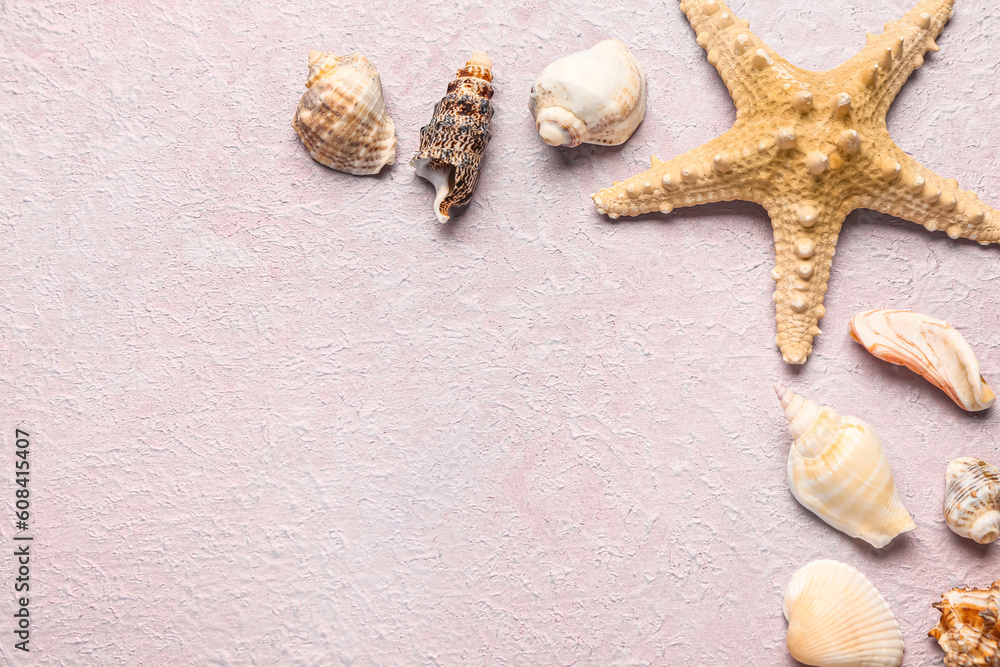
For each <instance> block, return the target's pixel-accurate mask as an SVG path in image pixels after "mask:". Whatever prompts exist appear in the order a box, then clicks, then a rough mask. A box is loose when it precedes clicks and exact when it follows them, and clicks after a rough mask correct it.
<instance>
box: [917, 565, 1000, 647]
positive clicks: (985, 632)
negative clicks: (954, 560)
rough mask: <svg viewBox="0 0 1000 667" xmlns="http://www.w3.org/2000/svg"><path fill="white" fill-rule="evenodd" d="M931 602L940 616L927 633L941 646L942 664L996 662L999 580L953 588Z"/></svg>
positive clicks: (999, 613) (999, 604) (999, 637)
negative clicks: (984, 586)
mask: <svg viewBox="0 0 1000 667" xmlns="http://www.w3.org/2000/svg"><path fill="white" fill-rule="evenodd" d="M932 606H933V607H934V608H935V609H937V610H938V611H940V612H941V619H940V620H939V621H938V624H937V625H936V626H935V627H934V628H933V629H932V630H931V631H930V632H928V633H927V634H928V636H930V637H933V638H934V639H936V640H937V642H938V644H939V645H940V646H941V648H942V649H944V653H945V656H944V664H945V667H987V666H991V667H996V665H1000V628H998V627H997V617H998V615H1000V581H997V582H995V583H994V584H993V585H992V586H991V587H990V588H988V589H977V588H953V589H952V590H950V591H948V592H947V593H945V594H944V595H942V596H941V602H936V603H934V604H933V605H932Z"/></svg>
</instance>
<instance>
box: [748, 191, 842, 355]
mask: <svg viewBox="0 0 1000 667" xmlns="http://www.w3.org/2000/svg"><path fill="white" fill-rule="evenodd" d="M765 208H766V209H767V211H768V214H769V215H770V216H771V226H772V227H773V228H774V248H775V251H774V252H775V257H776V259H777V262H776V266H775V268H774V270H773V271H772V272H771V278H773V279H774V281H775V283H776V284H777V289H776V290H775V292H774V303H775V306H776V307H777V321H778V338H777V343H778V348H779V349H780V350H781V355H782V358H783V359H784V360H785V363H787V364H804V363H805V362H806V359H807V358H808V357H809V353H810V352H812V343H813V339H814V338H815V337H816V336H818V335H820V334H821V333H822V332H821V331H820V330H819V321H820V320H821V319H822V318H823V315H825V314H826V309H825V308H824V306H823V296H824V295H825V294H826V289H827V283H828V281H829V280H830V268H831V266H832V264H833V256H834V254H835V253H836V251H837V239H838V238H839V236H840V228H841V226H842V225H843V224H844V219H845V218H846V217H847V213H848V212H849V207H848V206H847V205H841V206H840V207H836V208H819V209H817V208H814V207H813V206H811V205H809V204H807V203H804V202H796V201H793V200H778V201H771V202H767V203H766V204H765Z"/></svg>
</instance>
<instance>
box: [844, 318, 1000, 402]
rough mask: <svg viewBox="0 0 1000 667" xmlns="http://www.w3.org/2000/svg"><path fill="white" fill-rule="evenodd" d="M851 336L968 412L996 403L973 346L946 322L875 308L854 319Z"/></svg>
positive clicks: (877, 355) (867, 348) (879, 356)
mask: <svg viewBox="0 0 1000 667" xmlns="http://www.w3.org/2000/svg"><path fill="white" fill-rule="evenodd" d="M850 332H851V337H852V338H854V340H856V341H857V342H859V343H861V344H862V345H864V346H865V349H866V350H868V351H869V352H871V353H872V354H873V355H875V356H876V357H878V358H879V359H882V360H883V361H888V362H889V363H892V364H898V365H900V366H906V367H907V368H909V369H910V370H911V371H913V372H914V373H917V374H919V375H922V376H924V378H926V379H927V381H928V382H930V383H931V384H933V385H934V386H935V387H938V388H939V389H941V390H942V391H944V392H945V393H946V394H948V396H949V397H950V398H951V400H953V401H955V403H957V404H958V405H959V406H960V407H961V408H963V409H965V410H969V411H971V412H974V411H978V410H986V409H987V408H989V407H990V406H991V405H993V403H994V402H995V401H996V398H997V397H996V394H995V393H993V390H992V389H990V386H989V385H988V384H986V380H984V379H983V376H982V375H980V373H979V361H978V360H977V359H976V355H975V353H974V352H973V351H972V348H971V347H969V344H968V343H967V342H966V341H965V339H964V338H962V334H960V333H958V331H956V330H955V328H954V327H952V326H951V325H950V324H948V323H947V322H944V321H942V320H939V319H936V318H933V317H929V316H927V315H921V314H920V313H915V312H913V311H910V310H872V311H869V312H867V313H858V314H857V315H855V316H854V318H853V319H852V320H851V324H850Z"/></svg>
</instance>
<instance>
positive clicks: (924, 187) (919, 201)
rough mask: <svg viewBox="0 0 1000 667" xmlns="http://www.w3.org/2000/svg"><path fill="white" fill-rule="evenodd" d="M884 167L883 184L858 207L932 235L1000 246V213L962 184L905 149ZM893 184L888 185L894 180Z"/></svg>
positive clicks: (874, 186) (873, 186)
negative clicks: (913, 156)
mask: <svg viewBox="0 0 1000 667" xmlns="http://www.w3.org/2000/svg"><path fill="white" fill-rule="evenodd" d="M893 149H894V150H893V153H894V157H893V158H891V159H889V160H886V161H885V162H884V163H883V170H882V174H883V180H882V181H881V182H875V183H872V184H871V185H870V187H869V188H868V190H869V191H868V193H867V194H866V195H862V196H861V197H860V198H859V200H858V201H857V204H858V205H859V206H864V207H866V208H871V209H874V210H876V211H880V212H882V213H888V214H889V215H893V216H896V217H897V218H903V219H904V220H909V221H910V222H915V223H917V224H919V225H923V226H924V227H926V228H927V229H928V230H930V231H932V232H933V231H937V230H939V229H940V230H942V231H945V232H948V236H950V237H951V238H953V239H957V238H966V239H971V240H973V241H979V243H981V244H983V245H988V244H990V243H1000V211H997V210H996V209H994V208H991V207H989V206H987V205H986V204H984V203H983V202H981V201H979V198H978V197H977V196H976V194H975V193H974V192H969V191H967V190H963V189H961V187H959V185H958V181H956V180H954V179H947V180H945V179H943V178H941V177H940V176H938V175H937V174H935V173H934V172H933V171H931V170H930V169H928V168H927V167H925V166H923V165H922V164H920V163H919V162H917V161H916V160H914V159H913V158H912V157H910V156H909V155H907V154H906V153H904V152H903V151H902V150H901V149H899V148H898V147H896V146H893ZM890 179H891V182H888V183H887V182H886V181H887V180H890Z"/></svg>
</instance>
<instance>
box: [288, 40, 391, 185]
mask: <svg viewBox="0 0 1000 667" xmlns="http://www.w3.org/2000/svg"><path fill="white" fill-rule="evenodd" d="M306 87H307V88H308V90H306V92H305V94H303V95H302V99H301V100H299V108H298V109H297V110H296V112H295V117H294V118H293V119H292V127H293V128H294V129H295V132H296V133H298V135H299V137H300V138H301V139H302V143H303V144H305V147H306V148H307V149H308V150H309V155H311V156H312V157H313V159H314V160H316V161H317V162H319V163H320V164H323V165H326V166H327V167H331V168H333V169H337V170H339V171H345V172H347V173H349V174H357V175H364V174H377V173H378V172H379V171H380V170H381V169H382V167H384V166H385V165H387V164H392V163H393V161H394V160H395V159H396V126H395V124H394V123H393V122H392V119H391V118H389V116H388V115H386V113H385V101H384V100H383V99H382V81H381V79H380V78H379V75H378V71H377V70H376V69H375V67H374V66H372V64H371V63H370V62H368V60H367V59H366V58H365V57H364V56H362V55H361V54H360V53H352V54H351V55H349V56H344V57H338V56H336V55H334V54H332V53H323V52H322V51H310V52H309V78H308V79H307V80H306Z"/></svg>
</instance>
